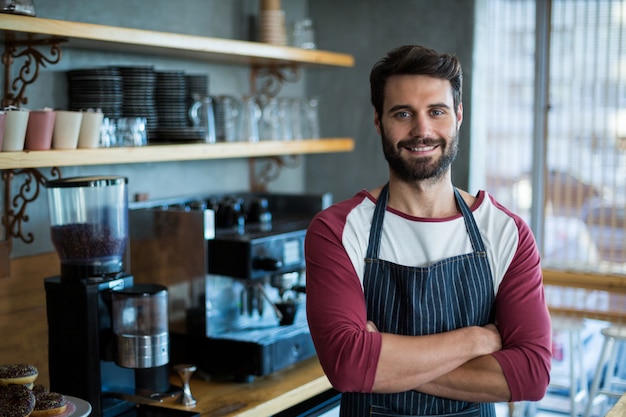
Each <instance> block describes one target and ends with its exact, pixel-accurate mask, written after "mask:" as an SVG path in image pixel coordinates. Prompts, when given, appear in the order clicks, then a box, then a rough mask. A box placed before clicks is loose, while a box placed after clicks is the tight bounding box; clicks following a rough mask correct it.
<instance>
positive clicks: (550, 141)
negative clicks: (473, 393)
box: [481, 0, 626, 274]
mask: <svg viewBox="0 0 626 417" xmlns="http://www.w3.org/2000/svg"><path fill="white" fill-rule="evenodd" d="M487 4H488V14H489V18H488V22H490V24H489V25H487V26H488V28H486V29H485V30H486V31H487V37H486V39H487V40H488V43H489V53H488V55H487V56H488V57H489V58H488V60H487V61H488V62H486V63H485V64H483V65H485V66H486V69H487V77H486V79H487V80H488V83H487V84H486V91H485V100H484V102H483V104H482V105H483V106H484V107H485V108H484V109H483V110H482V112H484V113H485V114H486V117H485V121H486V123H487V139H486V141H487V143H486V148H485V149H486V151H485V156H484V157H485V163H486V173H485V176H486V179H485V182H486V185H485V187H486V189H487V190H488V191H489V192H491V193H492V194H493V195H494V196H495V197H496V198H497V199H498V200H499V201H501V202H502V203H503V204H505V205H506V206H507V207H509V208H510V209H512V210H513V211H515V212H517V213H519V214H521V215H522V216H523V217H524V218H525V219H526V220H527V221H528V223H529V224H531V227H533V230H534V232H535V236H536V238H537V241H538V244H539V247H540V249H541V252H542V260H543V264H544V268H547V269H555V270H563V271H569V272H583V273H587V272H591V273H601V274H624V273H626V0H553V1H540V2H535V0H488V2H487ZM544 5H545V7H544ZM543 22H545V23H543ZM537 40H538V41H537ZM537 51H538V52H539V53H536V52H537ZM544 52H545V53H544ZM542 57H546V59H545V60H543V58H542ZM537 64H539V65H537ZM542 68H545V69H546V70H545V71H542ZM544 74H545V76H544ZM541 97H545V98H546V99H545V104H544V103H542V102H541V100H540V99H539V100H538V98H541ZM481 101H483V100H481Z"/></svg>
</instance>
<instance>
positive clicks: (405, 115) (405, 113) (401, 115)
mask: <svg viewBox="0 0 626 417" xmlns="http://www.w3.org/2000/svg"><path fill="white" fill-rule="evenodd" d="M409 117H411V113H409V112H408V111H400V112H398V113H396V118H397V119H407V118H409Z"/></svg>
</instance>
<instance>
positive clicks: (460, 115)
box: [456, 103, 463, 127]
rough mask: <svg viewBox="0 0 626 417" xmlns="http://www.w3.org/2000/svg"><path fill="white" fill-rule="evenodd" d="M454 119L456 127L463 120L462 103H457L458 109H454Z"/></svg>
mask: <svg viewBox="0 0 626 417" xmlns="http://www.w3.org/2000/svg"><path fill="white" fill-rule="evenodd" d="M456 121H457V125H458V127H461V123H462V122H463V103H459V109H458V110H457V111H456Z"/></svg>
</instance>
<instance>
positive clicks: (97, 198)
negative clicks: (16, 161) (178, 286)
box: [44, 176, 170, 417]
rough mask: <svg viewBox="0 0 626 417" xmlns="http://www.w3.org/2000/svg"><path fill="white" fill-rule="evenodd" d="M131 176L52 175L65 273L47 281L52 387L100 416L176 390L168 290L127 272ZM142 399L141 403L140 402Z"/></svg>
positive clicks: (53, 221)
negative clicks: (171, 365) (135, 279)
mask: <svg viewBox="0 0 626 417" xmlns="http://www.w3.org/2000/svg"><path fill="white" fill-rule="evenodd" d="M127 183H128V180H127V179H126V178H124V177H115V176H98V177H74V178H67V179H60V180H55V181H49V182H48V183H47V184H46V188H47V190H48V203H49V208H50V226H51V237H52V242H53V244H54V247H55V249H56V251H57V253H58V255H59V259H60V261H61V274H60V276H54V277H49V278H46V279H45V280H44V286H45V290H46V308H47V317H48V356H49V371H50V389H51V390H52V391H55V392H60V393H63V394H66V395H72V396H76V397H78V398H82V399H84V400H86V401H88V402H89V403H91V406H92V409H93V411H92V414H91V415H92V416H96V417H99V416H103V417H109V416H120V415H122V414H124V413H126V412H127V411H128V410H131V409H133V408H135V407H136V404H135V401H136V400H137V399H141V398H150V397H154V396H156V395H159V394H161V393H165V392H167V391H168V390H169V389H170V384H169V369H168V362H169V335H168V319H167V304H168V303H167V289H166V287H164V286H161V285H156V284H137V285H134V284H133V277H132V276H131V275H130V274H128V273H127V272H126V271H125V267H124V259H125V257H126V252H127V243H128V197H127ZM137 402H141V401H137Z"/></svg>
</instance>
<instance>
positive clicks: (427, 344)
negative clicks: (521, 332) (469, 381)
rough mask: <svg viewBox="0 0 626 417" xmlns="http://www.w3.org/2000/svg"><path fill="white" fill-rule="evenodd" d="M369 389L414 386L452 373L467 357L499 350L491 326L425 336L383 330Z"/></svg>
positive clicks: (387, 389)
mask: <svg viewBox="0 0 626 417" xmlns="http://www.w3.org/2000/svg"><path fill="white" fill-rule="evenodd" d="M382 337H383V342H382V348H381V353H380V357H379V360H378V366H377V369H376V380H375V381H374V387H373V392H377V393H390V392H401V391H408V390H411V389H414V388H415V387H418V386H422V385H423V384H426V383H428V382H431V381H434V380H436V379H437V378H441V377H444V376H445V375H447V374H449V373H451V372H453V371H454V370H455V369H457V368H459V367H460V366H462V365H463V364H465V363H466V362H468V361H470V360H471V359H474V358H477V357H480V356H483V355H486V354H489V353H492V352H494V351H496V350H499V349H500V337H499V334H498V333H497V330H496V329H495V327H493V326H486V327H467V328H463V329H457V330H453V331H450V332H445V333H440V334H433V335H427V336H401V335H394V334H388V333H383V334H382Z"/></svg>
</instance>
